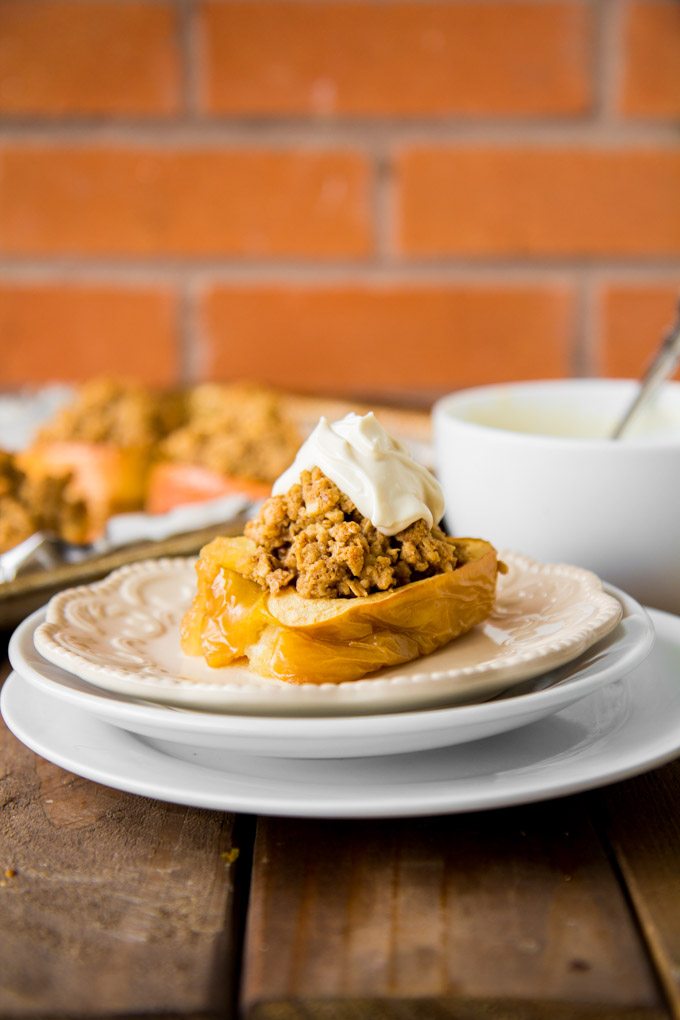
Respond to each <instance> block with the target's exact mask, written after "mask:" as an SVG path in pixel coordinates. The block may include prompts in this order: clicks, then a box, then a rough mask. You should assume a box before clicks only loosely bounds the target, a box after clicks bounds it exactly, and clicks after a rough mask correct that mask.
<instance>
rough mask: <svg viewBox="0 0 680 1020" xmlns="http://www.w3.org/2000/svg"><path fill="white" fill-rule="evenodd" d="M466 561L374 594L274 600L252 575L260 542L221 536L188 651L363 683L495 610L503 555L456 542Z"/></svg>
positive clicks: (219, 660) (284, 675)
mask: <svg viewBox="0 0 680 1020" xmlns="http://www.w3.org/2000/svg"><path fill="white" fill-rule="evenodd" d="M452 541H454V542H455V545H456V546H457V548H458V550H459V554H460V557H461V559H462V560H463V563H462V565H461V566H459V567H457V568H456V569H455V570H453V571H450V572H449V573H446V574H437V575H435V576H434V577H428V578H426V579H425V580H422V581H415V582H413V583H411V584H407V585H404V586H403V587H402V588H396V589H393V590H391V591H386V592H378V593H376V594H374V595H369V596H367V597H366V598H351V599H303V598H301V596H299V595H298V594H297V592H295V591H293V590H286V591H284V592H281V593H279V594H278V595H270V594H269V593H268V592H266V591H264V590H263V589H262V588H260V586H259V585H257V584H256V583H255V582H254V581H251V580H249V579H248V578H247V577H244V576H243V572H245V567H246V564H247V562H248V560H249V558H250V557H251V555H252V553H253V550H254V545H253V543H252V542H251V541H250V540H249V539H247V538H245V537H243V536H240V537H238V538H217V539H215V540H214V541H213V542H211V543H209V545H207V546H205V548H204V549H203V550H202V551H201V556H200V559H199V561H198V563H197V568H196V569H197V575H198V591H197V594H196V596H195V598H194V601H193V603H192V605H191V607H190V608H189V610H188V611H187V613H186V615H185V617H184V620H183V623H182V647H183V649H184V651H185V652H186V653H187V654H189V655H202V656H203V657H204V658H205V660H206V662H207V663H208V664H209V665H210V666H215V667H221V666H227V665H229V664H231V663H233V662H236V661H238V660H243V659H247V660H248V663H249V666H250V668H251V669H252V670H254V671H255V672H257V673H258V674H260V675H262V676H268V677H273V678H275V679H277V680H285V681H288V682H289V683H298V684H299V683H317V684H322V683H341V682H343V681H346V680H358V679H359V678H360V677H363V676H366V674H370V673H373V672H374V671H375V670H377V669H380V668H382V667H384V666H395V665H398V664H399V663H403V662H408V661H410V660H411V659H416V658H418V657H419V656H422V655H428V654H429V653H430V652H433V651H434V650H435V649H437V648H441V647H442V646H443V645H445V644H448V642H449V641H451V640H453V639H454V638H456V637H459V636H460V635H461V634H464V633H466V632H467V631H468V630H471V629H472V627H474V626H476V625H477V624H478V623H481V622H482V621H483V620H485V619H486V617H487V616H488V615H489V614H490V612H491V609H492V608H493V604H494V599H495V592H496V577H497V574H498V571H499V563H498V559H497V555H496V550H495V549H494V548H493V546H492V545H490V544H489V543H488V542H485V541H483V540H482V539H475V538H459V539H454V540H452Z"/></svg>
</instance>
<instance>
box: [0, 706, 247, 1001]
mask: <svg viewBox="0 0 680 1020" xmlns="http://www.w3.org/2000/svg"><path fill="white" fill-rule="evenodd" d="M0 777H1V778H0V946H1V947H2V954H1V955H2V961H1V964H0V1015H1V1016H2V1017H3V1018H6V1017H39V1016H53V1015H55V1014H61V1015H63V1016H78V1017H99V1016H112V1015H114V1014H115V1015H130V1016H134V1015H141V1014H143V1013H156V1014H163V1013H166V1014H169V1013H172V1014H175V1015H202V1016H211V1015H224V1014H225V1012H226V1011H227V1009H228V1008H229V1005H230V1003H231V1000H232V998H234V997H235V996H234V989H233V987H232V981H233V977H234V975H233V973H232V968H231V964H232V963H233V961H234V959H235V956H236V953H237V948H238V947H237V945H236V940H235V936H234V930H235V925H236V923H237V919H236V917H235V913H234V904H235V885H234V883H235V882H237V881H238V880H239V861H237V862H236V863H235V864H234V863H230V862H229V855H230V852H231V851H232V850H233V849H234V845H235V842H236V841H237V840H238V839H239V838H240V836H241V835H243V832H241V833H240V834H239V832H238V831H237V830H236V829H235V825H234V819H233V817H231V816H226V815H222V814H220V813H217V812H209V811H199V810H194V809H188V808H183V807H177V806H173V805H165V804H161V803H158V802H154V801H151V800H147V799H146V798H142V797H135V796H132V795H129V794H124V793H119V792H117V791H115V790H110V789H107V788H106V787H103V786H99V785H97V784H95V783H90V782H88V781H86V780H83V779H79V778H77V777H75V776H72V775H70V774H69V773H67V772H64V771H62V770H61V769H58V768H56V766H53V765H50V764H48V763H47V762H46V761H43V760H42V759H41V758H38V757H37V756H36V755H34V754H32V753H31V752H30V751H29V750H27V749H26V748H25V747H23V745H21V744H20V743H19V742H18V741H17V740H15V738H14V737H13V736H12V735H11V734H10V733H9V731H8V730H7V729H6V727H5V726H4V723H0ZM236 845H238V844H237V843H236ZM245 856H246V860H245V861H244V864H245V868H244V867H243V865H242V866H241V874H243V873H244V871H245V870H246V869H247V856H248V855H245ZM246 877H247V875H246Z"/></svg>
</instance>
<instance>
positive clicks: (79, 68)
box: [0, 0, 181, 115]
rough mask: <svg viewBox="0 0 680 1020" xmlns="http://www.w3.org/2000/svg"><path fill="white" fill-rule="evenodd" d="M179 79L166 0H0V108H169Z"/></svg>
mask: <svg viewBox="0 0 680 1020" xmlns="http://www.w3.org/2000/svg"><path fill="white" fill-rule="evenodd" d="M180 80H181V74H180V58H179V53H178V45H177V26H176V10H175V9H174V8H173V5H172V4H147V3H119V2H111V0H95V2H92V3H82V2H77V0H22V2H19V3H18V2H17V0H0V111H3V112H5V113H9V114H19V115H26V114H45V115H57V114H65V115H71V114H73V115H78V114H81V115H82V114H102V113H104V114H142V115H143V114H168V113H173V112H175V111H176V110H177V109H178V108H179V100H180Z"/></svg>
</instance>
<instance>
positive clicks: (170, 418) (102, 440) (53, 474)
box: [19, 378, 184, 541]
mask: <svg viewBox="0 0 680 1020" xmlns="http://www.w3.org/2000/svg"><path fill="white" fill-rule="evenodd" d="M183 415H184V411H183V398H182V397H179V396H177V395H176V394H172V393H157V392H154V391H152V390H149V389H148V388H146V387H145V386H142V385H140V384H138V383H129V382H121V381H118V380H114V379H106V378H102V379H93V380H91V381H90V382H88V383H85V384H83V385H82V386H81V387H80V388H79V390H78V391H77V393H76V395H75V397H74V399H73V401H72V402H71V403H69V404H68V405H67V406H66V407H63V408H62V409H61V410H60V411H58V412H57V414H56V416H55V417H54V419H53V420H52V421H50V422H48V423H47V424H46V425H44V426H43V428H42V429H41V430H40V431H39V433H38V435H37V436H36V439H35V441H34V442H33V443H32V444H31V446H30V447H29V448H28V449H27V450H25V451H23V453H21V454H20V456H19V463H20V465H21V468H22V469H23V470H24V471H25V473H26V475H27V476H28V477H29V478H30V479H32V480H33V481H34V482H36V483H38V482H41V481H44V480H45V479H48V478H49V479H55V478H57V479H58V478H63V477H64V476H67V475H70V476H71V488H72V490H73V491H74V492H75V493H76V494H77V495H78V496H79V497H80V498H81V499H82V500H83V501H84V503H85V506H86V509H87V527H86V529H85V533H84V535H83V536H82V538H81V539H80V540H82V541H91V540H93V539H95V538H97V537H98V536H99V535H100V534H101V533H102V532H103V530H104V527H105V525H106V521H107V519H108V518H109V517H110V516H111V515H112V514H115V513H122V512H125V511H128V510H138V509H141V508H142V507H143V505H144V501H145V497H146V488H147V480H148V474H149V470H150V467H151V462H152V458H153V455H154V450H155V447H156V445H157V443H158V442H159V440H160V439H161V438H162V437H164V436H165V435H167V434H168V432H169V431H171V430H172V429H173V428H174V427H175V426H176V425H177V424H178V423H179V421H180V420H182V417H183Z"/></svg>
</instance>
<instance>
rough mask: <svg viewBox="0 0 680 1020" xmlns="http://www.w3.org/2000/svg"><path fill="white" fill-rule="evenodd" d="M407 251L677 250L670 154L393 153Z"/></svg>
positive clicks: (679, 235)
mask: <svg viewBox="0 0 680 1020" xmlns="http://www.w3.org/2000/svg"><path fill="white" fill-rule="evenodd" d="M397 183H398V203H399V204H398V242H397V243H398V247H399V249H400V251H402V252H404V253H409V254H413V255H445V254H448V255H475V256H503V255H509V256H515V257H523V256H540V255H554V256H583V255H603V256H612V257H616V256H646V255H670V254H672V255H677V254H680V151H679V150H672V149H658V150H657V149H652V148H645V149H623V148H622V149H616V150H610V149H608V150H594V149H572V148H559V149H548V148H532V149H527V148H517V149H509V148H472V147H459V148H435V147H414V148H410V149H407V150H405V151H404V152H402V154H401V156H400V158H399V159H398V170H397Z"/></svg>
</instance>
